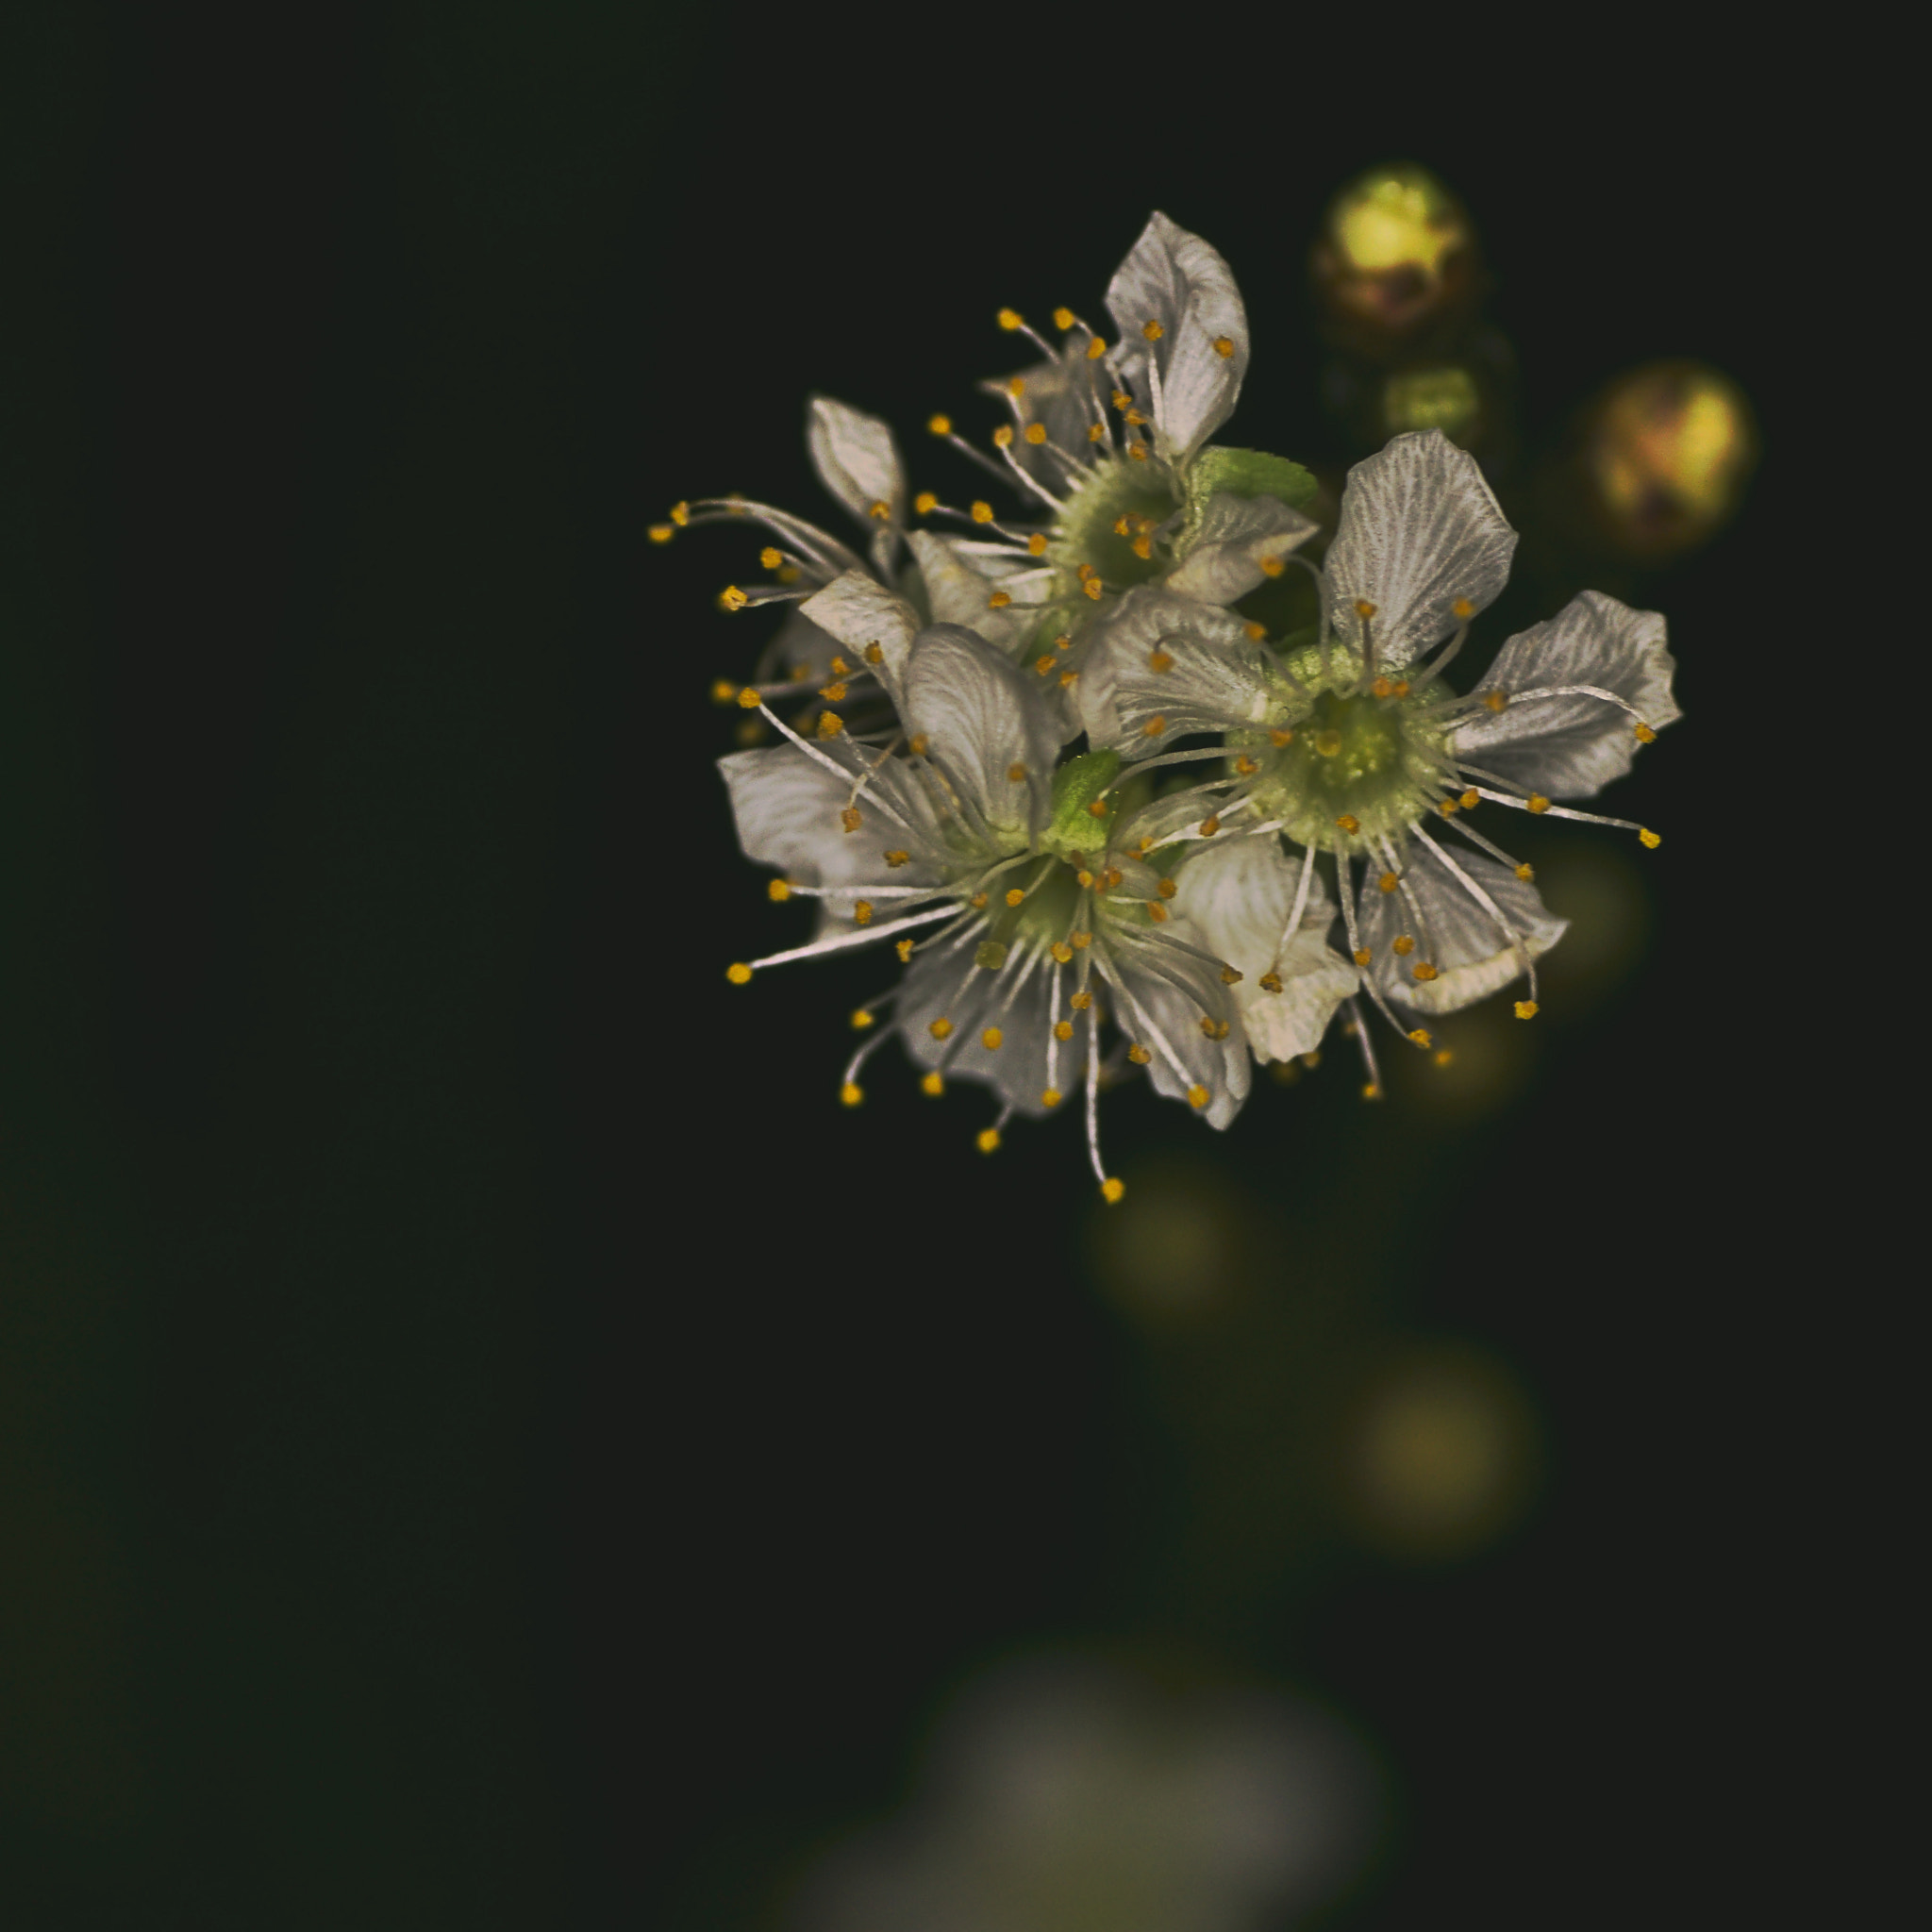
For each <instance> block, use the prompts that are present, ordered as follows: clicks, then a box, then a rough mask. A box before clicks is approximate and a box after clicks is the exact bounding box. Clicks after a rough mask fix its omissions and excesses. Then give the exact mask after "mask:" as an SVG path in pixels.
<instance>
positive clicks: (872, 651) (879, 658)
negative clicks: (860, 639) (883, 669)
mask: <svg viewBox="0 0 1932 1932" xmlns="http://www.w3.org/2000/svg"><path fill="white" fill-rule="evenodd" d="M865 661H866V662H867V663H868V664H883V663H884V662H885V661H886V653H885V648H884V646H883V645H881V644H878V643H870V644H868V645H866V647H865Z"/></svg>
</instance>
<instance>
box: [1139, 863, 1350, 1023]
mask: <svg viewBox="0 0 1932 1932" xmlns="http://www.w3.org/2000/svg"><path fill="white" fill-rule="evenodd" d="M1300 880H1301V864H1300V861H1299V860H1295V861H1292V862H1291V860H1290V859H1289V858H1286V857H1285V856H1284V854H1283V852H1282V849H1281V845H1280V842H1279V841H1277V840H1275V839H1274V838H1273V837H1267V838H1258V839H1241V838H1227V839H1224V841H1219V842H1217V843H1215V844H1211V845H1208V846H1204V847H1203V848H1202V849H1201V850H1200V851H1199V852H1198V853H1197V855H1196V856H1195V857H1193V858H1190V859H1189V860H1188V862H1187V863H1186V864H1185V865H1184V866H1182V868H1181V871H1180V877H1179V880H1178V884H1179V887H1180V890H1179V891H1178V892H1177V893H1176V894H1175V896H1174V907H1175V908H1176V909H1177V910H1178V911H1180V912H1181V913H1183V914H1184V915H1185V916H1186V918H1187V919H1188V921H1189V922H1190V924H1192V925H1193V926H1194V928H1195V929H1196V930H1197V931H1198V932H1200V933H1201V935H1202V937H1203V938H1204V939H1205V940H1206V941H1207V942H1208V949H1209V950H1210V951H1212V952H1216V953H1219V954H1220V955H1221V957H1222V958H1224V959H1225V960H1226V961H1227V962H1228V964H1229V965H1231V966H1233V967H1235V968H1236V969H1237V970H1238V971H1239V972H1240V973H1241V983H1240V984H1239V985H1238V986H1237V987H1236V988H1235V990H1234V998H1235V1004H1236V1006H1237V1007H1238V1008H1240V1010H1241V1024H1242V1026H1243V1027H1244V1028H1245V1030H1246V1032H1247V1037H1248V1044H1249V1046H1250V1047H1251V1048H1252V1049H1253V1051H1254V1055H1255V1058H1257V1060H1285V1059H1291V1058H1294V1056H1295V1055H1297V1054H1304V1053H1312V1052H1313V1051H1314V1050H1315V1048H1316V1047H1317V1046H1318V1045H1319V1044H1320V1043H1321V1040H1322V1036H1323V1034H1324V1033H1325V1032H1326V1031H1327V1030H1328V1023H1329V1021H1330V1020H1331V1019H1333V1018H1334V1015H1335V1009H1336V1008H1337V1007H1339V1006H1340V1005H1341V1002H1342V1001H1343V1000H1345V999H1347V998H1348V997H1349V995H1350V994H1351V993H1353V992H1354V991H1356V990H1357V987H1358V986H1359V985H1360V984H1361V981H1360V976H1359V975H1358V974H1357V972H1356V969H1355V968H1354V966H1353V965H1351V964H1350V963H1349V961H1348V960H1347V959H1345V958H1343V957H1342V956H1341V954H1340V953H1338V952H1336V951H1335V949H1334V948H1333V947H1332V946H1331V945H1329V943H1328V939H1327V934H1328V928H1329V926H1330V925H1331V924H1333V923H1334V919H1335V907H1334V904H1333V902H1332V901H1331V900H1330V899H1329V897H1328V893H1327V891H1326V889H1325V888H1324V885H1323V884H1322V877H1321V874H1320V873H1318V872H1317V873H1311V874H1309V877H1308V893H1307V902H1306V904H1305V905H1304V907H1303V908H1302V917H1301V921H1300V924H1298V925H1297V926H1296V928H1295V930H1294V932H1293V933H1292V934H1291V935H1289V936H1288V938H1287V939H1286V941H1284V939H1283V935H1284V933H1285V932H1286V931H1287V926H1288V920H1289V915H1290V914H1291V912H1292V911H1293V910H1294V900H1295V892H1296V891H1297V888H1298V887H1299V884H1300ZM1270 974H1273V975H1274V977H1276V978H1278V979H1279V981H1280V982H1281V990H1280V991H1278V992H1274V991H1269V990H1268V989H1267V988H1266V987H1264V986H1263V985H1262V984H1261V981H1262V979H1263V978H1264V977H1265V976H1267V975H1270Z"/></svg>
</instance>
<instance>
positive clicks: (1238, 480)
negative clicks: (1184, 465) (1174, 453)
mask: <svg viewBox="0 0 1932 1932" xmlns="http://www.w3.org/2000/svg"><path fill="white" fill-rule="evenodd" d="M1315 487H1316V486H1315V479H1314V477H1313V476H1312V475H1309V473H1308V472H1307V470H1305V469H1303V468H1302V466H1301V465H1300V464H1299V463H1291V462H1290V461H1289V459H1288V458H1286V457H1271V456H1270V455H1269V454H1268V453H1267V452H1266V451H1265V450H1258V449H1223V448H1221V447H1220V446H1219V445H1217V444H1211V443H1210V444H1209V445H1208V448H1206V449H1204V450H1203V451H1202V452H1201V454H1200V455H1199V456H1197V457H1196V458H1194V460H1193V463H1192V465H1191V467H1190V469H1189V471H1188V494H1189V496H1190V497H1191V498H1192V499H1193V501H1194V502H1195V503H1196V504H1203V503H1206V502H1207V501H1208V498H1209V497H1210V496H1212V495H1213V494H1214V492H1215V491H1218V490H1224V491H1226V492H1227V493H1228V494H1229V495H1230V496H1240V497H1243V498H1245V497H1253V496H1273V497H1275V498H1278V499H1279V500H1280V501H1281V502H1283V503H1285V504H1287V505H1288V507H1289V508H1291V509H1306V508H1307V506H1308V505H1309V504H1310V503H1311V502H1312V501H1313V500H1314V495H1315Z"/></svg>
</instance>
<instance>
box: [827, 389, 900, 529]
mask: <svg viewBox="0 0 1932 1932" xmlns="http://www.w3.org/2000/svg"><path fill="white" fill-rule="evenodd" d="M805 441H806V447H807V448H808V450H809V451H810V452H811V461H812V467H813V469H815V470H816V471H817V472H818V473H819V480H820V482H822V483H823V484H824V486H825V488H826V489H827V490H829V491H831V492H832V494H833V495H834V496H836V497H837V498H838V499H839V501H840V502H841V503H842V504H843V505H844V506H845V508H847V509H849V510H850V511H851V512H852V514H853V515H854V516H856V517H857V518H858V520H859V522H860V523H862V524H864V525H866V526H867V527H868V528H873V527H874V526H875V520H874V514H873V506H874V504H880V503H883V504H884V505H885V506H886V509H887V512H888V517H889V520H890V521H891V523H894V524H898V523H903V522H904V521H905V516H906V473H905V471H904V469H903V468H902V467H901V465H900V462H899V450H898V445H897V444H896V443H895V442H894V441H892V432H891V427H890V426H889V425H887V424H886V423H884V422H883V421H881V420H880V418H878V417H877V416H868V415H866V414H865V413H864V412H863V411H862V410H859V409H855V408H851V407H850V406H849V405H847V404H845V403H841V402H835V401H834V400H833V399H832V397H830V396H814V397H812V399H811V405H810V408H809V409H808V413H807V416H806V428H805Z"/></svg>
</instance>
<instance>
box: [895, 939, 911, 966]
mask: <svg viewBox="0 0 1932 1932" xmlns="http://www.w3.org/2000/svg"><path fill="white" fill-rule="evenodd" d="M892 950H893V951H894V952H895V953H897V954H898V956H899V963H900V965H902V966H904V965H907V964H908V962H909V961H910V960H911V958H912V941H910V940H900V941H897V942H896V943H895V944H894V945H893V947H892Z"/></svg>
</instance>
